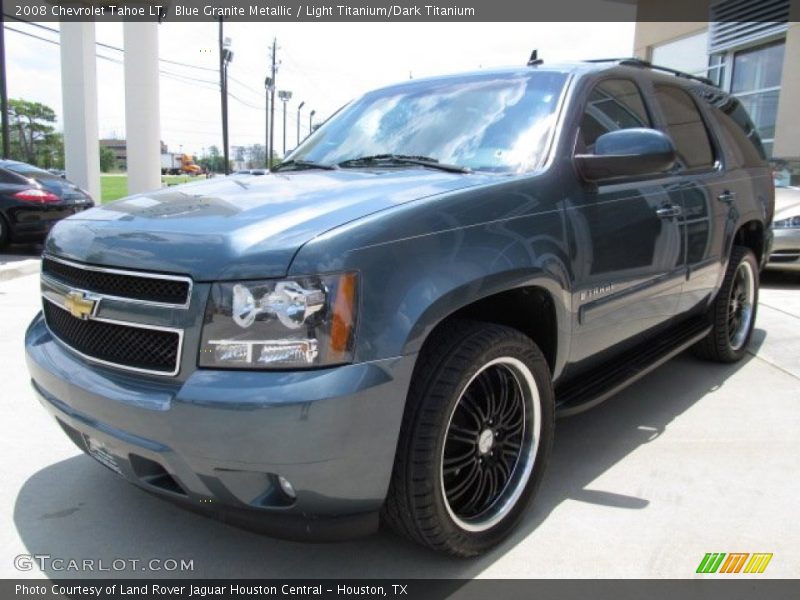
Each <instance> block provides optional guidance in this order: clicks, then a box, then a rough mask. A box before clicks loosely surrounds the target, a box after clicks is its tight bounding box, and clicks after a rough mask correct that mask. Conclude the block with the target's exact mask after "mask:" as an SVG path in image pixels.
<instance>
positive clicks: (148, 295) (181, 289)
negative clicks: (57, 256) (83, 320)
mask: <svg viewBox="0 0 800 600" xmlns="http://www.w3.org/2000/svg"><path fill="white" fill-rule="evenodd" d="M42 272H43V273H45V274H47V275H50V276H51V277H53V278H54V279H58V280H59V281H63V282H64V283H66V284H67V285H70V286H73V287H76V288H80V289H82V290H87V291H89V292H95V293H97V294H107V295H109V296H119V297H120V298H132V299H134V300H147V301H149V302H163V303H166V304H184V303H185V302H186V301H187V299H188V296H189V282H188V281H175V280H173V279H158V278H155V277H144V276H139V275H121V274H118V273H106V272H104V271H90V270H88V269H81V268H80V267H74V266H72V265H67V264H64V263H62V262H58V261H55V260H51V259H49V258H44V259H43V260H42Z"/></svg>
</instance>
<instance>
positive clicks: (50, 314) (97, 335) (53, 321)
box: [44, 301, 180, 373]
mask: <svg viewBox="0 0 800 600" xmlns="http://www.w3.org/2000/svg"><path fill="white" fill-rule="evenodd" d="M44 318H45V321H46V322H47V326H48V327H49V328H50V331H52V332H53V334H54V335H55V336H56V337H58V338H59V339H60V340H61V341H62V342H64V343H65V344H67V345H68V346H70V347H71V348H74V349H75V350H77V351H78V352H80V353H82V354H85V355H86V356H89V357H92V358H96V359H98V360H104V361H106V362H111V363H114V364H117V365H120V366H126V367H134V368H137V369H147V370H150V371H163V372H164V373H172V372H173V371H175V370H176V365H177V363H178V349H179V345H180V337H179V335H178V334H177V333H175V332H172V331H158V330H153V329H140V328H138V327H128V326H126V325H117V324H114V323H104V322H102V321H92V320H88V321H83V320H81V319H77V318H75V317H73V316H72V315H71V314H69V312H67V311H66V310H64V309H63V308H61V307H60V306H56V305H55V304H53V303H51V302H48V301H45V302H44Z"/></svg>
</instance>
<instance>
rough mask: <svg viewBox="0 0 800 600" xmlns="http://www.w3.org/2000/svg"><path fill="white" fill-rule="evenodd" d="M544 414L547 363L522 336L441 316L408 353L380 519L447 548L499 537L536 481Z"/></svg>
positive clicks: (549, 399)
mask: <svg viewBox="0 0 800 600" xmlns="http://www.w3.org/2000/svg"><path fill="white" fill-rule="evenodd" d="M476 390H481V391H480V395H477V394H476V393H475V392H476ZM502 391H505V393H503V394H501V392H502ZM489 392H493V393H489ZM554 413H555V410H554V395H553V387H552V383H551V377H550V370H549V368H548V365H547V362H546V360H545V358H544V356H543V355H542V353H541V351H540V350H539V348H537V347H536V345H535V344H534V343H533V341H532V340H531V339H529V338H528V337H526V336H524V335H522V334H521V333H520V332H519V331H517V330H515V329H511V328H509V327H504V326H500V325H493V324H485V323H478V322H474V321H462V320H459V321H453V322H452V323H449V324H447V325H445V326H444V328H443V329H442V330H440V331H438V332H435V333H434V338H432V339H431V340H430V341H429V342H428V343H426V345H425V348H424V349H423V351H422V353H421V354H420V356H419V358H418V360H417V367H416V368H415V371H414V376H413V379H412V382H411V389H410V391H409V396H408V403H407V406H406V411H405V414H404V417H403V424H402V427H401V431H400V439H399V442H398V448H397V455H396V458H395V464H394V469H393V472H392V480H391V484H390V486H389V493H388V495H387V499H386V502H385V504H384V508H383V514H382V516H383V520H384V522H386V523H387V524H388V525H390V526H391V527H392V528H393V529H395V530H396V531H397V532H398V533H400V534H402V535H404V536H406V537H408V538H409V539H411V540H413V541H416V542H418V543H420V544H423V545H425V546H428V547H430V548H433V549H435V550H437V551H440V552H444V553H447V554H451V555H455V556H462V557H468V556H476V555H478V554H481V553H483V552H485V551H486V550H488V549H489V548H491V547H493V546H495V545H496V544H498V543H500V541H502V540H503V539H504V538H505V537H506V536H507V535H508V534H509V533H510V532H511V531H512V529H513V528H514V526H515V525H516V524H517V523H518V521H519V520H520V518H521V517H522V515H523V514H524V512H525V509H526V507H527V506H528V504H529V503H530V501H531V499H532V498H533V496H534V494H535V492H536V490H537V488H538V486H539V484H540V483H541V480H542V476H543V475H544V471H545V466H546V464H547V461H548V458H549V456H550V450H551V447H552V443H553V430H554V426H555V421H554ZM504 428H505V430H504ZM445 470H447V471H448V473H447V475H445ZM504 482H505V484H504Z"/></svg>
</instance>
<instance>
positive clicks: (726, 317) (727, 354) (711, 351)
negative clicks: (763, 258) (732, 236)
mask: <svg viewBox="0 0 800 600" xmlns="http://www.w3.org/2000/svg"><path fill="white" fill-rule="evenodd" d="M757 308H758V262H757V261H756V257H755V255H754V254H753V251H752V250H750V248H746V247H744V246H734V247H733V250H732V251H731V258H730V261H729V263H728V270H727V272H726V273H725V279H724V280H723V282H722V287H721V288H720V290H719V293H718V294H717V298H716V300H714V304H713V305H712V306H711V309H710V310H709V313H708V318H709V321H710V322H711V324H712V329H711V332H710V333H709V334H708V336H706V337H705V338H704V339H702V340H701V341H700V342H698V344H697V345H696V346H695V347H694V351H695V354H697V355H698V356H699V357H701V358H705V359H707V360H713V361H715V362H723V363H731V362H736V361H738V360H740V359H741V358H742V357H743V356H744V354H745V352H746V351H747V344H748V343H749V342H750V337H751V336H752V334H753V326H754V325H755V322H756V310H757Z"/></svg>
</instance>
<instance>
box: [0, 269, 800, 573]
mask: <svg viewBox="0 0 800 600" xmlns="http://www.w3.org/2000/svg"><path fill="white" fill-rule="evenodd" d="M761 301H762V304H761V308H760V312H759V316H758V322H757V325H756V327H757V331H756V335H755V337H754V341H753V345H752V348H751V349H752V351H753V352H754V353H755V355H754V356H748V357H747V359H746V360H744V361H742V362H741V363H739V364H737V365H728V366H722V365H715V364H709V363H703V362H699V361H696V360H695V359H693V358H692V357H691V356H690V355H688V354H686V355H682V356H680V357H678V358H677V359H675V360H673V361H671V362H670V363H668V364H667V365H665V366H663V367H662V368H660V369H659V370H657V371H655V372H654V373H652V374H650V375H649V376H647V377H645V378H644V379H642V380H641V381H639V382H638V383H636V384H635V385H633V386H632V387H630V388H628V389H627V390H626V391H624V392H623V393H621V394H620V395H618V396H617V397H615V398H613V399H611V400H609V401H608V402H606V403H604V404H603V405H601V406H599V407H597V408H596V409H594V410H592V411H589V412H587V413H584V414H582V415H578V416H576V417H572V418H569V419H565V420H562V421H559V423H558V426H557V431H556V441H555V447H554V454H553V458H552V461H551V464H550V466H549V469H548V474H547V476H546V477H545V480H544V483H543V485H542V488H541V491H540V493H539V496H538V498H537V502H536V503H535V505H534V506H533V507H532V508H531V509H530V510H529V511H528V513H527V515H526V517H525V519H524V521H523V522H522V524H521V526H520V527H519V529H518V531H517V532H516V533H515V534H514V535H513V536H512V538H511V539H510V540H508V541H507V542H506V543H504V544H503V545H502V546H501V547H499V548H498V549H496V550H495V551H494V552H492V553H490V554H489V555H487V556H485V557H482V558H480V559H477V560H468V561H465V560H454V559H448V558H444V557H440V556H438V555H436V554H433V553H432V552H429V551H427V550H425V549H422V548H419V547H417V546H415V545H413V544H411V543H408V542H405V541H403V540H401V539H400V538H398V537H396V536H394V535H393V534H391V533H389V532H386V531H381V532H380V533H378V534H376V535H373V536H371V537H369V538H365V539H363V540H358V541H353V542H347V543H342V544H327V545H312V544H297V543H290V542H283V541H277V540H273V539H270V538H267V537H263V536H260V535H256V534H252V533H248V532H246V531H241V530H238V529H234V528H232V527H229V526H226V525H224V524H221V523H218V522H216V521H212V520H210V519H206V518H204V517H201V516H197V515H193V514H190V513H187V512H184V511H182V510H180V509H178V508H176V507H173V506H171V505H169V504H167V503H164V502H162V501H159V500H157V499H155V498H152V497H150V496H149V495H147V494H145V493H143V492H141V491H139V490H137V489H135V488H133V487H131V486H129V485H127V484H126V483H124V482H123V481H121V480H120V479H118V478H117V477H116V476H115V475H114V474H113V473H111V472H110V471H108V470H107V469H105V468H104V467H102V466H100V465H98V464H96V463H94V462H93V461H92V460H91V459H89V458H87V457H85V456H83V455H80V454H79V452H78V451H77V450H76V449H75V448H74V447H73V446H72V444H71V443H70V442H69V441H68V440H67V438H66V437H65V436H64V435H63V433H62V432H61V431H60V429H59V428H58V427H57V425H56V424H55V423H54V422H53V421H52V419H51V418H50V417H48V416H47V415H46V414H45V412H44V410H42V409H41V408H40V406H39V405H38V403H37V402H36V400H35V399H34V397H33V394H32V393H31V391H30V389H29V384H28V379H27V374H26V371H25V365H24V360H23V351H22V337H23V333H24V330H25V327H26V325H27V323H28V321H29V320H30V318H31V317H32V316H33V315H34V313H35V312H36V311H37V309H38V303H39V300H38V297H37V278H36V277H35V276H26V277H20V278H17V279H14V280H11V281H6V282H0V314H2V315H3V317H4V318H3V321H2V326H0V382H2V389H3V394H2V397H3V401H4V404H5V411H4V415H3V420H2V423H3V435H2V437H1V438H0V439H1V440H2V441H0V444H1V445H2V457H3V458H2V461H3V470H2V472H3V484H2V486H1V487H0V514H2V526H1V527H0V549H2V551H1V552H0V577H19V576H27V577H41V576H43V575H47V576H50V577H69V576H77V575H87V576H91V575H92V574H91V573H73V572H63V571H58V570H56V569H54V568H52V567H50V568H46V569H44V571H40V570H39V569H34V570H32V571H28V572H22V573H20V572H18V571H16V570H15V568H14V565H13V559H14V557H15V556H17V555H20V554H23V553H26V554H48V555H50V556H51V557H54V558H65V559H71V558H74V559H95V560H98V559H103V560H105V561H107V564H108V563H110V561H111V560H113V559H115V558H116V559H138V560H141V561H147V560H149V559H151V558H160V559H169V558H171V559H176V560H178V561H180V560H181V559H184V560H191V561H193V566H194V571H193V572H185V573H167V572H163V571H161V572H141V571H140V570H132V569H131V570H128V571H127V572H126V573H125V574H126V575H129V576H133V577H138V576H149V577H158V576H168V575H173V576H175V575H186V576H197V577H394V578H403V577H478V576H480V577H498V578H500V577H670V578H672V577H675V578H684V577H699V576H698V575H695V569H696V568H697V565H698V564H699V562H700V560H701V559H702V558H703V556H704V554H705V553H706V552H771V553H773V554H774V557H773V559H772V561H771V562H770V564H769V567H768V568H767V570H766V572H765V573H764V574H763V575H760V576H759V577H797V576H798V575H800V568H799V567H798V564H799V563H798V560H797V557H798V556H800V523H798V520H797V519H796V518H795V513H796V510H797V509H796V506H797V497H798V492H800V485H799V484H798V477H797V474H798V473H799V472H800V387H799V386H798V379H800V279H798V278H792V277H781V276H773V275H768V276H767V279H766V281H765V286H764V288H763V289H762V295H761ZM140 564H141V563H140ZM139 568H141V567H139ZM96 574H97V575H100V576H108V575H109V573H108V572H106V573H96ZM732 577H749V575H735V576H732Z"/></svg>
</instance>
